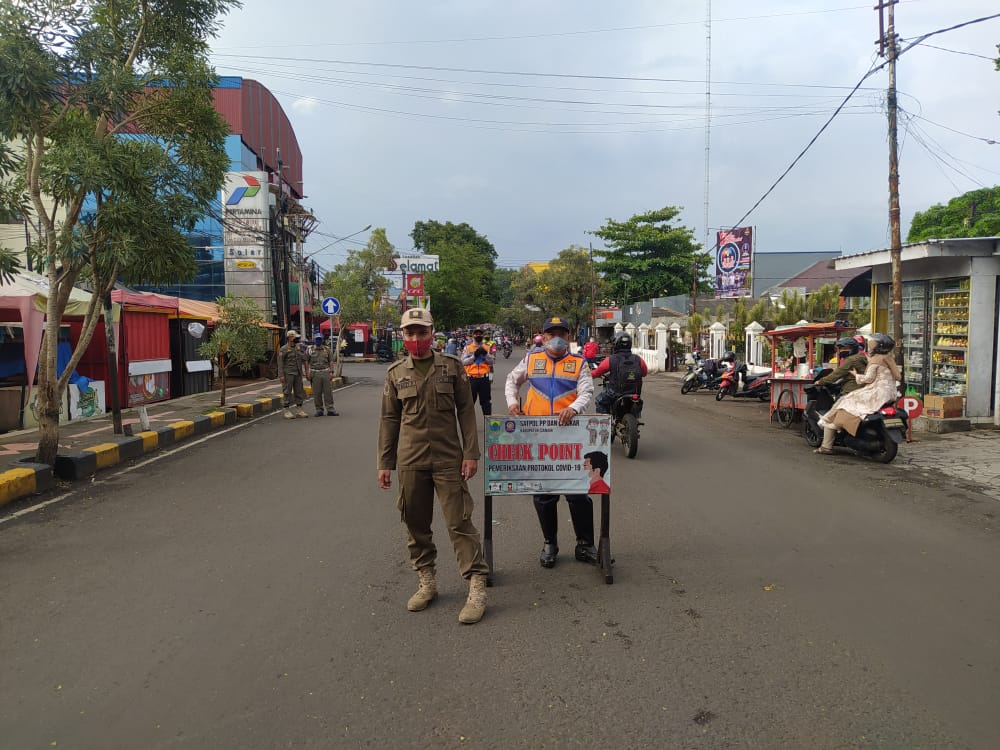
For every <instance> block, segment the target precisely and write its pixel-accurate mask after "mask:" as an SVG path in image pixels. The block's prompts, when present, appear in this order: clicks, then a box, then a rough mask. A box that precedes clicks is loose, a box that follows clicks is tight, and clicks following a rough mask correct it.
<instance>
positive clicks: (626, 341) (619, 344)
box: [615, 331, 632, 352]
mask: <svg viewBox="0 0 1000 750" xmlns="http://www.w3.org/2000/svg"><path fill="white" fill-rule="evenodd" d="M626 349H627V350H628V351H632V337H631V336H629V335H628V334H627V333H625V332H624V331H623V332H621V333H618V334H615V351H616V352H618V351H625V350H626Z"/></svg>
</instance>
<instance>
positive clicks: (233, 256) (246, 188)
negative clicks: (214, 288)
mask: <svg viewBox="0 0 1000 750" xmlns="http://www.w3.org/2000/svg"><path fill="white" fill-rule="evenodd" d="M222 224H223V242H224V244H225V253H224V256H225V258H224V259H225V268H226V292H227V293H228V294H237V295H243V296H247V297H252V298H253V299H254V300H255V301H256V302H257V305H258V306H259V307H260V309H261V310H262V311H264V312H265V313H267V314H268V315H270V310H271V300H270V294H269V292H268V283H267V282H268V273H267V268H268V267H269V266H270V211H269V208H268V191H267V175H266V174H264V172H229V173H227V174H226V182H225V184H224V185H223V188H222Z"/></svg>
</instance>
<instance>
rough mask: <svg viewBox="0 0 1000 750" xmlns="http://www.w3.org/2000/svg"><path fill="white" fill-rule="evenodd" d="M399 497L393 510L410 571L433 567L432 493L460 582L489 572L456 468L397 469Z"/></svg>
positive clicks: (469, 496)
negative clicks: (400, 527) (402, 525)
mask: <svg viewBox="0 0 1000 750" xmlns="http://www.w3.org/2000/svg"><path fill="white" fill-rule="evenodd" d="M396 473H397V475H398V477H399V497H398V498H397V499H396V507H397V508H398V509H399V512H400V516H401V518H402V521H403V523H405V524H406V532H407V537H408V538H407V542H406V547H407V549H409V550H410V563H411V564H412V565H413V569H414V570H419V569H420V568H427V567H434V562H435V560H436V559H437V548H436V547H435V546H434V541H433V539H432V534H431V518H432V515H433V511H434V492H435V490H436V491H437V496H438V500H440V502H441V513H442V514H443V515H444V521H445V525H446V526H447V527H448V536H450V537H451V544H452V547H454V549H455V559H457V560H458V570H459V572H460V573H461V574H462V577H463V578H469V577H470V576H473V575H486V574H487V573H488V572H489V568H488V566H487V565H486V561H485V560H484V559H483V546H482V544H481V543H480V541H479V531H478V530H477V529H476V527H475V526H474V525H473V523H472V495H470V494H469V487H468V484H466V482H465V480H464V479H462V475H461V467H460V466H458V465H450V466H438V467H436V468H434V469H402V468H401V469H399V470H398V471H397V472H396Z"/></svg>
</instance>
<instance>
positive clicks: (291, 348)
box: [278, 344, 305, 377]
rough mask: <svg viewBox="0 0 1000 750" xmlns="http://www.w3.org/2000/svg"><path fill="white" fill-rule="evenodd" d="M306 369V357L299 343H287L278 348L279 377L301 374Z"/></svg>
mask: <svg viewBox="0 0 1000 750" xmlns="http://www.w3.org/2000/svg"><path fill="white" fill-rule="evenodd" d="M304 369H305V357H304V356H303V354H302V350H301V349H299V347H298V345H297V344H285V345H284V346H283V347H281V348H280V349H279V350H278V377H287V376H288V375H301V374H302V373H303V371H304Z"/></svg>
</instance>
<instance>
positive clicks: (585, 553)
mask: <svg viewBox="0 0 1000 750" xmlns="http://www.w3.org/2000/svg"><path fill="white" fill-rule="evenodd" d="M576 559H577V560H579V561H580V562H585V563H588V564H590V565H597V547H595V546H594V545H593V544H587V543H586V542H580V543H578V544H577V545H576Z"/></svg>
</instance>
